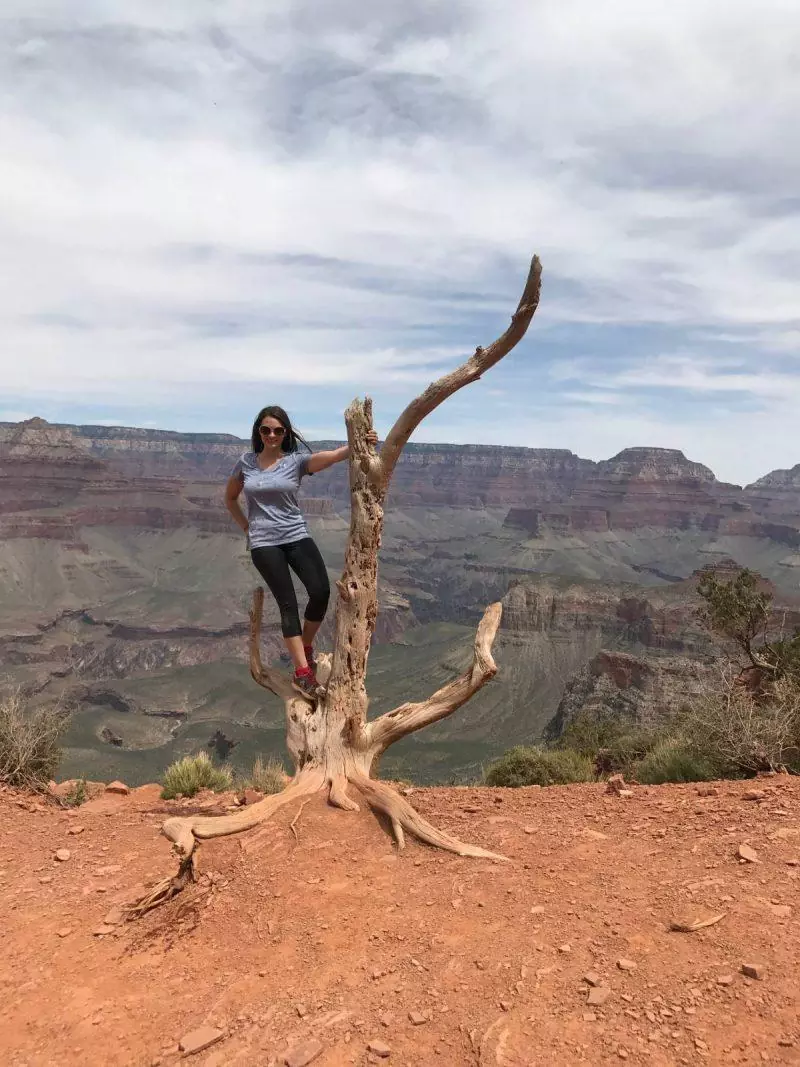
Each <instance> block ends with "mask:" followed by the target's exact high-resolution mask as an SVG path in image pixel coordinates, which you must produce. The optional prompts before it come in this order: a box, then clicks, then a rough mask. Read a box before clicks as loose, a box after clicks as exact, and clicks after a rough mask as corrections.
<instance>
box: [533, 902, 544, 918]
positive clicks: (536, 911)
mask: <svg viewBox="0 0 800 1067" xmlns="http://www.w3.org/2000/svg"><path fill="white" fill-rule="evenodd" d="M531 915H544V904H534V905H533V907H532V908H531Z"/></svg>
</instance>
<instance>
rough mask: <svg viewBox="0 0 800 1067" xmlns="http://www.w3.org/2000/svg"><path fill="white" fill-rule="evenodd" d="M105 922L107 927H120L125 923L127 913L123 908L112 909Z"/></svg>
mask: <svg viewBox="0 0 800 1067" xmlns="http://www.w3.org/2000/svg"><path fill="white" fill-rule="evenodd" d="M103 922H104V923H105V925H106V926H119V925H120V923H123V922H125V912H124V911H123V910H122V908H112V909H111V911H109V912H108V913H107V914H106V915H105V916H104V917H103Z"/></svg>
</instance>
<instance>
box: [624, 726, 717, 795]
mask: <svg viewBox="0 0 800 1067" xmlns="http://www.w3.org/2000/svg"><path fill="white" fill-rule="evenodd" d="M721 770H722V768H721V767H720V766H719V764H717V763H715V761H714V760H713V759H712V758H710V757H709V756H708V755H705V754H703V753H702V752H698V751H697V750H695V749H694V748H693V747H692V746H691V745H690V744H688V743H687V742H686V741H684V740H683V739H682V738H679V737H676V738H667V739H665V740H663V741H659V742H658V744H657V745H656V746H655V747H654V748H652V749H651V750H650V751H649V752H648V753H647V755H646V756H645V757H644V758H643V759H641V760H640V761H639V762H638V763H637V764H636V765H635V766H634V768H633V776H634V777H635V778H636V781H637V782H641V783H642V784H643V785H663V784H664V783H666V782H709V781H711V780H712V779H714V778H718V777H720V774H721Z"/></svg>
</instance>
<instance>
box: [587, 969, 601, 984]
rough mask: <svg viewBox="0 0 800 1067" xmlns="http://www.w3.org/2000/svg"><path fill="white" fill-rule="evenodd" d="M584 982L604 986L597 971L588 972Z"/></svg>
mask: <svg viewBox="0 0 800 1067" xmlns="http://www.w3.org/2000/svg"><path fill="white" fill-rule="evenodd" d="M583 980H584V982H585V983H586V984H587V985H592V986H598V985H602V984H603V979H602V978H601V977H600V975H599V974H598V973H597V971H588V972H587V973H586V974H585V975H584V976H583Z"/></svg>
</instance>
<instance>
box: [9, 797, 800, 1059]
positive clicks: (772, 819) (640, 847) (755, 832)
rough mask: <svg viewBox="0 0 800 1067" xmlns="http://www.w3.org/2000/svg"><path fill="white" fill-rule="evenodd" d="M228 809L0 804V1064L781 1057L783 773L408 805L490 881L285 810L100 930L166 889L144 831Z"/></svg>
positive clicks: (788, 840) (789, 943) (791, 866)
mask: <svg viewBox="0 0 800 1067" xmlns="http://www.w3.org/2000/svg"><path fill="white" fill-rule="evenodd" d="M229 799H230V798H213V797H211V798H208V799H207V800H205V801H202V800H201V801H199V802H198V801H197V800H195V801H192V802H171V803H169V804H165V803H164V802H162V801H160V800H159V799H158V789H157V787H155V786H145V787H142V788H141V789H138V790H135V791H133V792H132V793H131V794H130V795H128V796H122V795H117V794H109V793H104V794H101V795H99V796H97V797H96V798H95V799H93V800H91V801H89V802H88V803H87V804H85V805H83V806H82V807H81V808H78V809H70V810H64V809H60V808H57V807H55V806H53V805H52V804H51V803H45V802H42V801H39V800H36V799H35V798H31V797H25V796H21V795H19V794H15V793H10V792H5V793H0V809H1V812H0V815H1V817H2V822H3V830H4V832H3V835H2V837H0V929H2V930H3V935H4V937H3V949H4V951H3V958H2V963H0V996H2V1003H3V1008H4V1012H3V1015H4V1025H3V1027H2V1028H1V1029H0V1062H2V1063H3V1064H4V1065H8V1067H51V1065H52V1067H55V1065H58V1067H78V1065H81V1067H85V1065H86V1064H92V1065H95V1064H96V1065H99V1067H104V1065H108V1067H112V1065H119V1067H123V1065H124V1067H131V1065H135V1067H157V1065H163V1067H171V1065H173V1064H177V1063H179V1062H183V1060H184V1059H185V1060H186V1061H187V1062H190V1063H192V1064H197V1065H198V1067H223V1065H225V1067H228V1065H241V1067H250V1065H263V1067H267V1065H275V1067H278V1065H286V1064H289V1065H295V1067H299V1065H304V1064H308V1063H312V1062H313V1063H314V1064H316V1065H317V1067H334V1065H337V1067H338V1065H344V1064H359V1065H361V1064H372V1063H383V1062H386V1063H389V1064H395V1065H401V1064H403V1065H406V1067H419V1065H421V1064H442V1065H443V1067H448V1065H453V1067H457V1065H471V1067H472V1065H475V1067H481V1065H484V1067H485V1065H490V1064H491V1065H498V1067H500V1065H502V1067H524V1065H539V1064H541V1065H545V1064H547V1065H552V1064H557V1065H570V1064H578V1063H587V1064H588V1063H591V1064H619V1063H627V1064H651V1065H665V1067H666V1065H675V1064H703V1063H706V1064H727V1063H731V1064H762V1063H772V1064H798V1063H800V1010H799V1009H800V983H799V982H798V977H797V976H798V964H799V963H800V921H799V914H800V913H799V911H798V908H799V907H800V906H799V905H798V886H800V780H798V779H796V778H790V777H788V776H778V777H772V778H762V779H760V780H758V781H756V782H744V783H730V782H725V783H717V784H714V785H712V786H705V785H701V786H671V787H669V786H667V787H657V788H656V787H635V788H634V790H633V793H632V795H631V796H629V797H620V796H617V795H613V794H607V793H606V792H605V787H604V786H603V785H587V786H569V787H558V788H553V789H520V790H516V791H511V790H491V789H453V788H450V789H430V790H427V789H425V790H415V791H414V792H413V793H412V794H411V797H410V799H411V801H412V803H414V804H415V805H416V806H417V807H418V808H419V809H420V810H421V811H424V812H425V813H426V814H427V815H429V816H430V817H431V818H432V819H434V821H436V822H437V823H439V824H440V825H442V826H444V827H446V828H448V829H451V830H453V831H455V832H456V833H458V834H459V835H461V836H463V837H465V838H469V839H471V840H474V841H476V842H478V843H480V844H482V845H484V846H486V847H488V848H490V849H493V850H497V851H499V852H502V853H504V854H506V855H507V856H508V857H510V859H511V860H512V862H511V863H509V864H499V863H490V862H487V861H476V860H468V859H461V858H458V857H455V856H450V855H445V854H442V853H438V852H435V851H432V850H430V849H428V848H425V847H422V846H419V845H416V844H414V843H409V845H408V847H407V849H406V850H405V852H404V853H402V854H399V855H398V853H397V852H396V851H395V849H394V848H393V846H392V844H391V843H390V840H389V838H388V837H387V836H386V835H385V833H384V831H383V830H382V828H381V827H380V825H379V824H378V822H376V821H375V819H373V817H372V816H371V815H369V814H367V813H366V812H362V813H360V814H356V815H353V814H348V813H343V812H337V811H334V810H332V809H330V808H327V807H325V806H324V805H323V803H322V801H321V800H320V801H319V802H317V801H316V800H313V801H311V802H310V803H307V804H306V806H305V807H303V808H300V807H299V806H298V807H297V808H291V807H289V808H287V809H286V810H285V811H284V812H283V813H282V814H281V816H280V817H279V818H278V819H276V821H275V822H274V823H272V824H269V825H268V827H266V828H265V829H263V830H261V831H256V832H252V833H250V834H247V835H241V836H239V837H237V838H227V839H219V840H217V841H212V842H207V843H206V844H204V845H203V847H202V852H201V854H200V871H201V874H200V878H199V881H198V882H197V884H196V885H195V886H194V887H192V888H191V889H190V890H189V891H187V892H186V893H185V894H183V896H182V897H180V898H178V899H177V900H176V901H173V902H172V903H171V904H170V905H168V906H167V907H165V908H163V909H161V910H160V911H158V912H154V913H151V914H150V915H149V916H147V917H145V918H144V919H143V920H140V921H139V922H134V923H126V922H120V919H121V914H120V911H119V909H120V906H121V905H122V904H123V903H124V902H125V901H126V900H127V899H129V898H130V897H131V896H132V895H134V894H135V893H136V892H137V891H141V889H142V885H143V884H144V883H146V882H147V881H149V880H153V879H157V878H159V877H161V876H163V875H164V874H166V873H169V872H171V871H172V870H173V869H174V860H173V858H172V857H171V856H170V853H169V849H168V844H167V842H166V840H165V839H164V838H163V837H161V836H160V835H159V832H158V830H159V826H160V823H161V821H162V820H163V818H164V815H165V813H167V812H169V811H174V810H175V809H176V808H178V809H179V808H180V806H181V804H184V805H190V804H191V805H194V806H197V804H198V803H200V804H203V803H205V804H207V805H208V806H209V808H210V810H221V809H222V808H224V805H225V803H226V802H227V801H228V800H229ZM698 920H700V921H703V920H709V921H710V920H715V921H714V922H713V924H711V925H706V926H700V928H697V929H694V930H693V931H690V932H685V931H680V930H674V929H671V925H672V924H679V925H680V924H682V925H684V926H687V925H691V924H692V923H696V922H697V921H698ZM207 1042H208V1044H206V1043H207ZM181 1046H183V1048H182V1047H181ZM203 1046H205V1047H203ZM193 1049H197V1051H192V1050H193Z"/></svg>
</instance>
